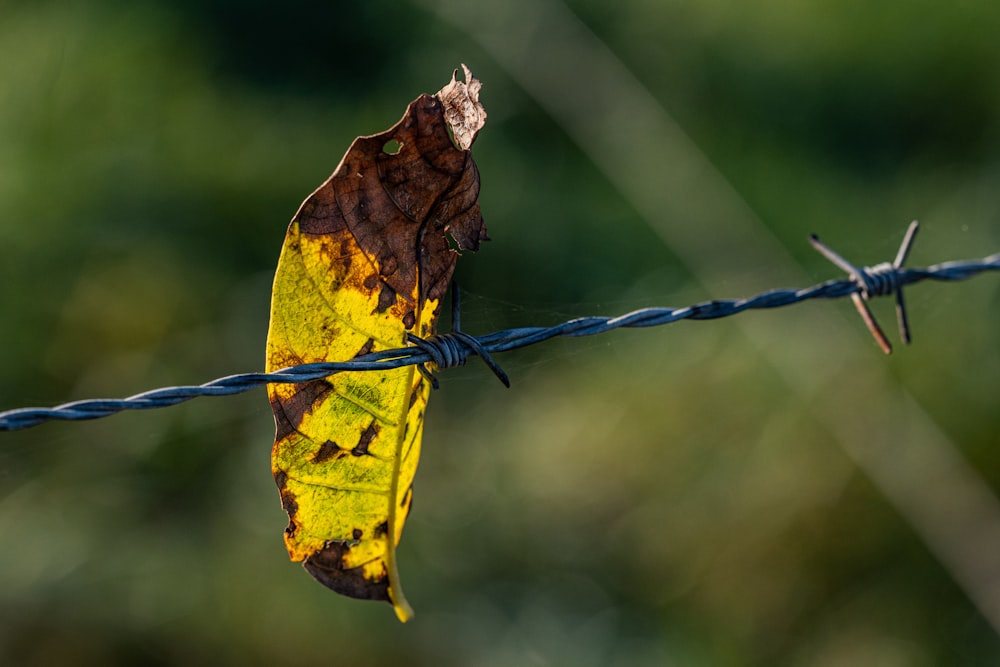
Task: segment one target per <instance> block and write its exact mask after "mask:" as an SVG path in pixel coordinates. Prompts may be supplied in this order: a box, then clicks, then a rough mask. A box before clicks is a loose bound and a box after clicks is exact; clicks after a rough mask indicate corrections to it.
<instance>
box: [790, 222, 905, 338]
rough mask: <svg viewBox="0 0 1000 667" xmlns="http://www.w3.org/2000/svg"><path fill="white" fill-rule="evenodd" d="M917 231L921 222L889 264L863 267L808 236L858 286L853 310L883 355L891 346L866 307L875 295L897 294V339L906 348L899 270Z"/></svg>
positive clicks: (813, 244)
mask: <svg viewBox="0 0 1000 667" xmlns="http://www.w3.org/2000/svg"><path fill="white" fill-rule="evenodd" d="M919 228H920V223H918V222H917V221H916V220H914V221H913V222H911V223H910V226H909V227H908V228H907V230H906V234H905V235H904V236H903V241H902V242H901V243H900V244H899V250H898V251H897V252H896V259H894V260H893V261H892V263H891V264H890V263H889V262H883V263H881V264H876V265H875V266H866V267H862V268H858V267H856V266H854V265H853V264H851V263H850V262H848V261H847V260H846V259H844V258H843V257H841V256H840V255H839V254H837V253H836V252H834V250H833V249H832V248H830V247H829V246H828V245H826V244H825V243H823V242H822V241H820V240H819V237H818V236H816V235H815V234H812V235H810V236H809V242H810V243H811V244H812V246H813V248H815V249H816V250H818V251H819V252H820V254H822V255H823V256H824V257H826V258H827V259H828V260H830V261H831V262H833V263H834V264H836V265H837V266H838V267H840V268H841V269H842V270H844V271H846V272H847V273H848V275H850V276H851V279H852V280H853V281H854V283H855V284H856V285H857V291H855V292H852V293H851V300H852V301H853V302H854V307H855V308H856V309H857V311H858V314H859V315H861V319H862V320H864V323H865V326H867V327H868V330H869V331H870V332H871V334H872V336H873V337H874V338H875V342H876V343H878V344H879V347H881V348H882V351H883V352H885V353H886V354H892V345H891V344H890V343H889V339H888V338H886V336H885V332H883V331H882V327H880V326H879V325H878V321H876V319H875V316H874V315H873V314H872V311H871V309H870V308H868V303H867V301H868V300H869V299H871V298H872V297H876V296H888V295H890V294H895V295H896V321H897V323H898V325H899V337H900V339H901V340H902V341H903V343H904V344H906V345H909V344H910V340H911V339H910V323H909V320H908V319H907V317H906V302H905V301H904V300H903V283H902V278H901V276H902V274H901V270H902V268H903V262H905V261H906V257H907V256H908V255H909V254H910V248H911V247H912V246H913V240H914V239H915V238H916V236H917V230H918V229H919Z"/></svg>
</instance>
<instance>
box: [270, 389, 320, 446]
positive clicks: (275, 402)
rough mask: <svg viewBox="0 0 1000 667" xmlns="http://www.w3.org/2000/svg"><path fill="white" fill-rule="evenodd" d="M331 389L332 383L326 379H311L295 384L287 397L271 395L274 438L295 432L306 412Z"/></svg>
mask: <svg viewBox="0 0 1000 667" xmlns="http://www.w3.org/2000/svg"><path fill="white" fill-rule="evenodd" d="M332 391H333V385H332V384H330V383H329V382H328V381H327V380H313V381H312V382H305V383H303V384H300V385H297V387H296V391H295V393H294V394H292V395H291V396H290V397H288V398H285V399H279V398H277V396H276V395H273V396H271V408H272V409H273V411H274V425H275V435H274V439H275V440H282V439H284V438H286V437H288V436H289V435H291V434H292V433H295V429H297V428H298V426H299V424H301V423H302V418H303V417H305V415H306V413H307V412H311V411H312V409H313V406H314V405H315V404H316V403H317V402H319V401H321V400H323V399H325V398H326V397H327V396H328V395H329V394H330V392H332Z"/></svg>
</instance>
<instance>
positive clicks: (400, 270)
mask: <svg viewBox="0 0 1000 667" xmlns="http://www.w3.org/2000/svg"><path fill="white" fill-rule="evenodd" d="M465 74H466V80H467V83H462V82H459V81H456V80H455V77H454V76H453V77H452V81H451V83H449V84H448V85H447V86H445V87H444V88H443V89H442V90H441V91H439V92H438V93H437V94H436V95H434V96H430V95H421V96H420V97H419V98H417V99H416V100H415V101H414V102H412V103H411V104H410V105H409V107H408V108H407V110H406V113H405V114H404V115H403V118H402V119H401V120H400V121H399V122H398V123H397V124H396V125H394V126H393V127H392V128H390V129H389V130H387V131H385V132H382V133H380V134H375V135H371V136H366V137H358V138H357V139H356V140H355V141H354V143H353V144H351V147H350V148H349V149H348V151H347V154H346V155H345V156H344V158H343V159H342V160H341V162H340V165H338V167H337V169H336V170H335V171H334V173H333V175H332V176H330V178H329V179H327V181H326V182H325V183H323V185H321V186H320V187H319V188H318V189H317V190H316V191H315V192H313V193H312V194H311V195H310V196H309V197H308V198H307V199H306V200H305V202H303V204H302V206H301V207H300V208H299V211H298V213H296V215H295V217H294V218H293V219H292V222H291V224H290V225H289V228H288V234H287V236H286V237H285V243H284V246H283V247H282V251H281V257H280V259H279V260H278V268H277V271H276V273H275V277H274V291H273V294H272V300H271V322H270V328H269V330H268V337H267V370H268V371H274V370H279V369H281V368H286V367H289V366H294V365H298V364H302V363H311V362H318V361H346V360H349V359H352V358H353V357H355V356H358V355H362V354H366V353H368V352H373V351H378V350H383V349H391V348H399V347H405V346H406V344H407V338H406V336H407V333H413V334H416V335H418V336H420V337H427V336H430V335H432V334H434V333H435V327H436V322H437V316H438V313H439V311H440V308H441V299H442V297H443V296H444V293H445V291H446V290H447V287H448V284H449V282H450V281H451V275H452V272H453V271H454V268H455V262H456V260H457V258H458V253H457V252H455V251H453V250H451V249H449V242H448V238H447V237H448V236H450V237H451V239H452V240H453V242H454V244H455V245H457V246H458V247H459V248H461V249H470V250H476V249H477V248H478V247H479V244H480V242H481V241H483V240H486V228H485V225H484V224H483V220H482V216H481V215H480V212H479V203H478V199H479V173H478V171H477V169H476V165H475V162H473V160H472V155H471V154H470V153H469V151H468V147H469V145H471V142H472V140H473V139H474V138H475V133H476V132H477V131H478V130H479V128H480V127H482V123H483V121H484V120H485V111H484V110H483V108H482V106H481V105H480V104H479V102H478V91H479V85H480V84H479V82H478V81H477V80H476V79H474V78H473V77H472V76H471V73H470V72H469V71H468V69H466V70H465ZM452 136H454V137H455V138H456V140H458V141H459V142H460V145H461V146H462V147H461V148H459V147H456V146H455V144H454V143H453V141H452ZM429 391H430V388H429V384H428V382H427V381H426V380H425V379H424V377H423V376H422V375H421V374H420V373H418V372H417V371H416V370H415V367H414V366H406V367H403V368H399V369H395V370H385V371H366V372H360V371H356V372H348V373H340V374H337V375H333V376H330V377H329V378H326V379H324V380H317V381H314V382H308V383H302V384H272V385H270V386H269V389H268V396H269V398H270V401H271V406H272V408H273V410H274V415H275V424H276V433H275V441H274V449H273V451H272V456H271V461H272V470H273V473H274V479H275V482H276V483H277V485H278V490H279V491H280V493H281V502H282V506H283V507H284V509H285V511H286V512H287V513H288V527H287V528H286V529H285V545H286V546H287V548H288V553H289V555H290V557H291V559H292V560H293V561H302V562H303V565H304V567H305V568H306V570H308V572H309V573H310V574H311V575H312V576H313V577H315V578H316V579H317V580H318V581H319V582H320V583H322V584H324V585H325V586H328V587H329V588H331V589H333V590H334V591H337V592H338V593H342V594H344V595H349V596H351V597H355V598H362V599H370V600H386V601H388V602H390V603H391V604H392V605H393V607H394V609H395V611H396V615H397V616H398V617H399V619H400V620H402V621H406V620H407V619H408V618H409V617H410V616H411V615H412V613H413V612H412V610H411V608H410V606H409V604H408V603H407V602H406V598H405V597H404V596H403V591H402V589H401V588H400V583H399V573H398V570H397V567H396V545H397V544H398V543H399V539H400V536H401V534H402V531H403V523H404V521H405V520H406V516H407V514H408V513H409V510H410V503H411V501H412V498H413V477H414V475H415V473H416V469H417V462H418V460H419V457H420V441H421V435H422V431H423V416H424V409H425V407H426V405H427V398H428V393H429Z"/></svg>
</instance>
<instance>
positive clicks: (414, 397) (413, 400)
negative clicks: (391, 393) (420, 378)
mask: <svg viewBox="0 0 1000 667" xmlns="http://www.w3.org/2000/svg"><path fill="white" fill-rule="evenodd" d="M418 396H420V386H419V385H417V386H416V387H414V388H413V389H412V390H411V391H410V404H409V405H408V406H407V410H409V408H412V407H413V404H414V403H416V402H417V397H418Z"/></svg>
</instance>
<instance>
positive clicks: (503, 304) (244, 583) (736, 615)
mask: <svg viewBox="0 0 1000 667" xmlns="http://www.w3.org/2000/svg"><path fill="white" fill-rule="evenodd" d="M998 28H1000V5H997V4H996V3H993V2H989V1H988V0H965V1H964V2H958V3H930V2H920V1H918V2H914V1H912V0H906V1H903V0H887V1H885V2H882V3H877V5H873V4H872V3H867V2H859V1H857V0H850V1H847V2H840V3H790V2H780V1H777V0H763V1H761V2H755V3H730V2H721V1H719V0H699V1H698V2H689V1H680V0H667V1H664V0H659V1H656V2H652V1H648V0H628V1H625V2H616V3H609V2H604V1H601V2H597V1H593V0H566V1H564V0H536V1H535V0H510V2H504V3H485V2H484V3H476V2H470V1H469V0H465V1H464V2H463V1H459V0H415V1H414V2H388V1H384V0H368V1H366V2H356V3H346V2H343V3H335V2H331V3H313V4H310V3H298V4H296V3H285V4H281V3H274V2H260V1H257V0H244V1H241V2H233V1H231V0H207V1H199V2H194V1H173V2H167V1H165V0H164V1H156V0H139V1H137V2H131V3H118V2H110V1H104V0H94V1H92V2H88V3H70V2H54V1H53V2H48V1H44V0H43V1H41V2H16V1H11V0H4V1H3V2H0V313H2V315H0V409H7V408H14V407H23V406H31V405H51V404H56V403H59V402H63V401H66V400H71V399H78V398H91V397H117V396H125V395H129V394H132V393H136V392H139V391H143V390H146V389H150V388H154V387H158V386H163V385H171V384H182V383H199V382H203V381H207V380H209V379H212V378H214V377H218V376H221V375H227V374H231V373H237V372H247V371H254V370H259V369H260V368H261V367H262V365H263V348H264V338H265V332H266V326H267V312H268V301H269V287H270V280H271V276H272V271H273V266H274V263H275V261H276V259H277V255H278V251H279V248H280V245H281V241H282V238H283V235H284V232H285V228H286V225H287V221H288V220H289V218H290V217H291V215H292V214H293V213H294V211H295V210H296V208H297V206H298V205H299V203H300V202H301V200H302V199H303V198H304V197H305V196H306V195H307V194H309V192H310V191H311V190H312V189H313V188H314V187H315V186H316V185H318V184H319V183H320V182H322V180H323V179H325V178H326V176H327V175H328V174H329V173H330V172H331V171H332V170H333V168H334V167H335V166H336V164H337V162H338V161H339V159H340V156H341V155H342V153H343V151H344V150H345V149H346V148H347V146H348V145H349V143H350V142H351V140H352V139H353V137H354V136H356V135H359V134H369V133H373V132H377V131H381V130H382V129H385V128H387V127H388V126H389V125H391V124H392V123H393V122H395V121H396V120H397V119H398V118H399V116H400V115H401V114H402V112H403V109H404V108H405V106H406V104H407V103H408V102H409V101H410V100H412V99H413V98H414V97H416V96H417V95H418V94H419V93H421V92H434V91H436V90H438V89H439V88H440V87H441V86H442V85H443V84H444V83H446V82H447V81H448V79H449V77H450V75H451V71H452V69H453V68H455V67H458V65H459V64H460V63H462V62H465V63H468V64H469V65H470V67H471V68H472V69H473V71H474V72H475V73H476V75H477V76H478V77H479V78H481V79H482V81H483V82H484V89H483V101H484V103H485V105H486V108H487V110H488V112H489V121H488V123H487V126H486V128H485V130H484V131H483V132H482V133H481V135H480V138H479V140H478V141H477V143H476V146H475V155H476V158H477V161H478V164H479V168H480V171H481V174H482V181H483V189H482V207H483V211H484V215H485V217H486V219H487V223H488V225H489V229H490V233H491V236H492V238H493V240H492V242H490V243H489V244H487V245H486V246H485V247H484V248H483V249H482V251H481V252H480V253H478V254H476V255H474V256H473V255H469V256H466V257H464V258H463V259H462V261H461V262H460V266H459V269H458V277H459V280H460V282H461V285H462V288H463V294H464V301H463V304H464V318H465V326H466V328H467V329H468V330H470V331H472V332H475V333H485V332H487V331H490V330H494V329H498V328H504V327H509V326H520V325H545V324H554V323H556V322H559V321H562V320H564V319H567V318H568V317H572V316H577V315H588V314H607V315H611V314H617V313H623V312H626V311H628V310H631V309H634V308H638V307H643V306H651V305H674V306H680V305H686V304H688V303H694V302H697V301H702V300H706V299H711V298H721V297H739V296H746V295H750V294H753V293H755V292H757V291H760V290H762V289H767V288H771V287H785V286H805V285H809V284H812V283H815V282H819V281H821V280H825V279H828V278H832V277H836V276H838V274H839V271H838V270H837V269H835V268H834V267H832V266H831V265H829V264H827V263H826V262H825V260H823V259H822V258H820V257H819V256H818V255H817V254H815V253H814V252H813V251H812V250H811V249H810V248H809V246H808V243H807V241H806V237H807V235H808V234H809V233H811V232H816V233H819V234H820V235H821V236H822V237H823V238H824V240H826V241H828V242H829V243H830V244H831V245H833V246H834V247H835V248H836V249H837V250H838V251H840V252H841V253H842V254H844V255H845V256H846V257H848V258H849V259H851V260H853V261H855V262H857V263H859V264H874V263H878V262H881V261H885V260H888V259H891V258H892V257H893V255H894V254H895V249H896V246H897V244H898V242H899V240H900V238H901V236H902V233H903V230H904V229H905V226H906V224H907V223H908V222H909V221H910V220H911V219H913V218H919V219H920V220H921V221H922V223H923V227H922V229H921V232H920V235H919V237H918V239H917V244H916V247H915V249H914V251H913V253H912V255H911V260H910V263H911V265H914V266H917V265H926V264H931V263H935V262H938V261H944V260H948V259H958V258H972V257H979V256H983V255H986V254H989V253H993V252H996V251H997V250H998V249H1000V187H998V186H1000V40H997V38H996V35H997V32H998ZM885 301H886V303H881V302H880V303H876V304H875V305H874V307H875V311H876V315H877V316H879V317H880V318H881V319H882V321H883V324H884V325H885V327H886V328H887V330H889V332H890V337H892V338H893V339H894V340H895V338H896V334H895V332H894V331H892V329H893V321H892V317H893V315H892V309H891V303H890V302H889V300H885ZM908 301H909V304H910V318H911V323H912V325H913V327H914V342H913V344H912V345H911V346H910V347H909V348H906V349H898V348H899V347H900V346H899V345H897V351H896V353H895V354H894V355H893V356H891V357H889V358H885V357H883V356H882V354H881V352H880V351H879V350H878V348H877V347H876V346H875V344H874V343H873V342H872V340H871V339H870V338H869V337H868V335H867V333H866V332H865V331H864V329H863V327H862V325H861V323H860V321H859V320H857V318H856V316H855V314H854V311H853V309H852V308H851V306H850V304H849V302H847V301H836V302H822V303H820V302H811V303H807V304H802V305H798V306H796V307H793V308H786V309H782V310H776V311H771V312H757V313H748V314H744V315H741V316H738V317H735V318H729V319H725V320H719V321H713V322H684V323H679V324H676V325H673V326H670V327H665V328H658V329H651V330H641V331H620V332H616V333H612V334H608V335H604V336H600V337H595V338H590V339H578V340H565V341H553V342H550V343H547V344H544V345H540V346H536V347H533V348H530V349H527V350H523V351H520V352H516V353H510V354H507V355H504V356H503V357H501V358H500V359H499V360H500V361H501V363H503V364H504V366H505V368H506V369H507V371H508V372H509V373H510V375H511V376H512V378H513V383H514V384H513V388H512V389H511V390H509V391H507V390H504V389H503V388H502V387H501V386H500V385H499V384H498V383H497V382H496V380H495V379H494V378H493V377H492V376H491V375H490V373H489V372H488V371H487V370H486V369H485V368H484V367H482V365H481V364H471V365H470V366H468V367H466V368H462V369H458V370H452V371H448V372H447V373H444V374H443V375H442V378H441V382H442V388H441V390H440V391H438V392H436V393H435V394H434V396H433V397H432V403H431V409H430V411H429V412H428V415H427V425H426V431H425V443H424V445H425V453H424V457H423V461H422V463H421V469H420V471H419V473H418V479H417V484H416V502H415V505H414V511H413V513H412V515H411V518H410V521H409V523H408V526H407V530H406V533H405V535H404V539H403V542H402V544H401V547H400V562H401V572H402V577H403V583H404V586H405V589H406V591H407V595H408V597H409V598H410V600H411V602H412V603H413V604H414V606H415V608H416V611H417V615H416V617H415V618H414V619H413V620H412V621H411V622H410V623H408V624H406V625H400V624H399V623H398V622H397V621H396V619H395V617H394V615H393V613H392V611H391V609H390V608H389V607H388V606H386V605H381V604H374V603H365V602H359V601H353V600H349V599H346V598H341V597H339V596H336V595H335V594H333V593H330V592H329V591H327V590H326V589H324V588H322V587H321V586H319V585H318V584H315V583H314V582H313V581H312V580H311V579H310V577H309V576H308V575H306V573H304V572H303V571H302V570H301V568H300V567H298V566H297V565H294V564H291V563H289V562H288V561H287V558H286V554H285V551H284V547H283V545H282V541H281V532H282V529H283V527H284V525H285V517H284V514H283V512H282V511H281V509H280V507H279V504H278V497H277V493H276V491H275V489H274V487H273V483H272V480H271V475H270V469H269V460H268V458H269V450H270V446H271V439H272V435H273V426H272V421H271V416H270V412H269V409H268V406H267V401H266V398H265V396H264V392H263V391H262V390H258V391H254V392H251V393H249V394H246V395H242V396H238V397H231V398H219V399H201V400H198V401H195V402H192V403H188V404H185V405H182V406H177V407H174V408H170V409H164V410H157V411H150V412H145V413H131V414H122V415H118V416H115V417H111V418H108V419H104V420H98V421H93V422H85V423H76V424H61V423H52V424H47V425H43V426H40V427H38V428H35V429H31V430H28V431H23V432H17V433H5V434H0V540H2V548H0V663H2V664H5V665H8V664H9V665H46V666H49V665H132V664H143V665H175V664H176V665H180V664H183V665H193V664H212V665H309V666H315V665H322V664H331V665H332V664H352V665H356V666H362V665H391V664H406V665H445V666H447V665H475V666H484V667H485V666H490V667H492V666H498V667H499V666H507V665H574V666H587V665H601V666H604V665H614V666H628V667H639V666H644V665H712V666H715V665H721V666H730V665H731V666H751V665H761V666H763V665H795V666H803V667H805V666H808V667H831V666H836V665H883V666H889V667H894V666H896V665H900V666H902V665H918V666H924V665H943V664H948V665H995V664H998V662H1000V642H998V640H997V632H998V630H1000V575H998V573H1000V537H998V536H1000V510H998V504H997V500H996V497H997V495H998V493H1000V447H998V445H1000V437H998V433H1000V410H998V398H997V396H998V392H1000V308H998V305H1000V283H998V281H997V277H996V276H995V275H988V276H983V277H979V278H977V279H974V280H971V281H968V282H964V283H960V284H947V285H942V284H927V283H925V284H921V285H919V286H916V287H913V288H910V290H909V292H908Z"/></svg>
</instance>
